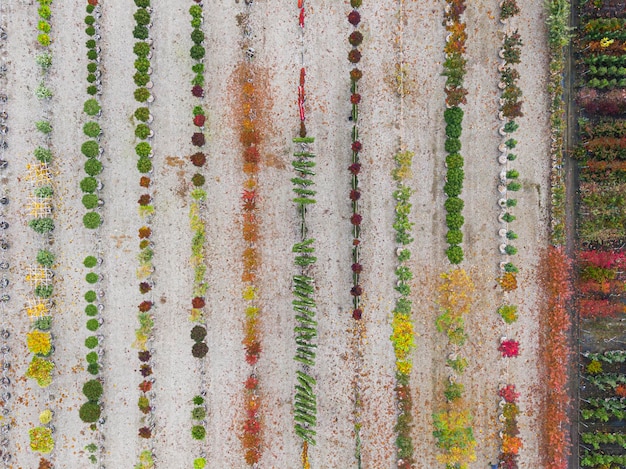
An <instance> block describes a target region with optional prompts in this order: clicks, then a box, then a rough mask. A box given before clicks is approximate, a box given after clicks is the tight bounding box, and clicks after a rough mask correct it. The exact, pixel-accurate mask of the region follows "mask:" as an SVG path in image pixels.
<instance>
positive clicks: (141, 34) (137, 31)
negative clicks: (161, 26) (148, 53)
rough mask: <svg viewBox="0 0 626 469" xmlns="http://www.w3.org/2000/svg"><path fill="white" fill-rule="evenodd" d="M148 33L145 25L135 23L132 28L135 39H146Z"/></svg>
mask: <svg viewBox="0 0 626 469" xmlns="http://www.w3.org/2000/svg"><path fill="white" fill-rule="evenodd" d="M149 35H150V31H148V28H146V27H145V26H142V25H137V26H135V28H134V29H133V37H134V38H135V39H141V40H143V39H148V36H149Z"/></svg>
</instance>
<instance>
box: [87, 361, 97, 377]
mask: <svg viewBox="0 0 626 469" xmlns="http://www.w3.org/2000/svg"><path fill="white" fill-rule="evenodd" d="M99 372H100V365H98V364H97V363H89V364H88V365H87V373H89V374H92V375H94V376H95V375H97V374H98V373H99Z"/></svg>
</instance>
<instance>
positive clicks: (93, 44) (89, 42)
mask: <svg viewBox="0 0 626 469" xmlns="http://www.w3.org/2000/svg"><path fill="white" fill-rule="evenodd" d="M97 45H98V44H96V40H95V39H87V41H86V42H85V46H86V47H87V49H95V48H96V46H97Z"/></svg>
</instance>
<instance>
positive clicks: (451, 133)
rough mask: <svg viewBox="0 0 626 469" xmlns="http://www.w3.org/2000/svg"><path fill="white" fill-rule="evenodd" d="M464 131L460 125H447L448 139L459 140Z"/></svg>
mask: <svg viewBox="0 0 626 469" xmlns="http://www.w3.org/2000/svg"><path fill="white" fill-rule="evenodd" d="M462 130H463V129H462V128H461V126H460V125H459V124H448V125H446V137H450V138H459V137H460V136H461V132H462Z"/></svg>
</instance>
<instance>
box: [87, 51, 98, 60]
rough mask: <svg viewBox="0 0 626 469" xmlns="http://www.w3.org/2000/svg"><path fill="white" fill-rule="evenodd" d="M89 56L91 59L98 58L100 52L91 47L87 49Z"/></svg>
mask: <svg viewBox="0 0 626 469" xmlns="http://www.w3.org/2000/svg"><path fill="white" fill-rule="evenodd" d="M87 58H88V59H89V60H96V59H97V58H98V53H97V52H96V50H95V49H89V50H88V51H87Z"/></svg>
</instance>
